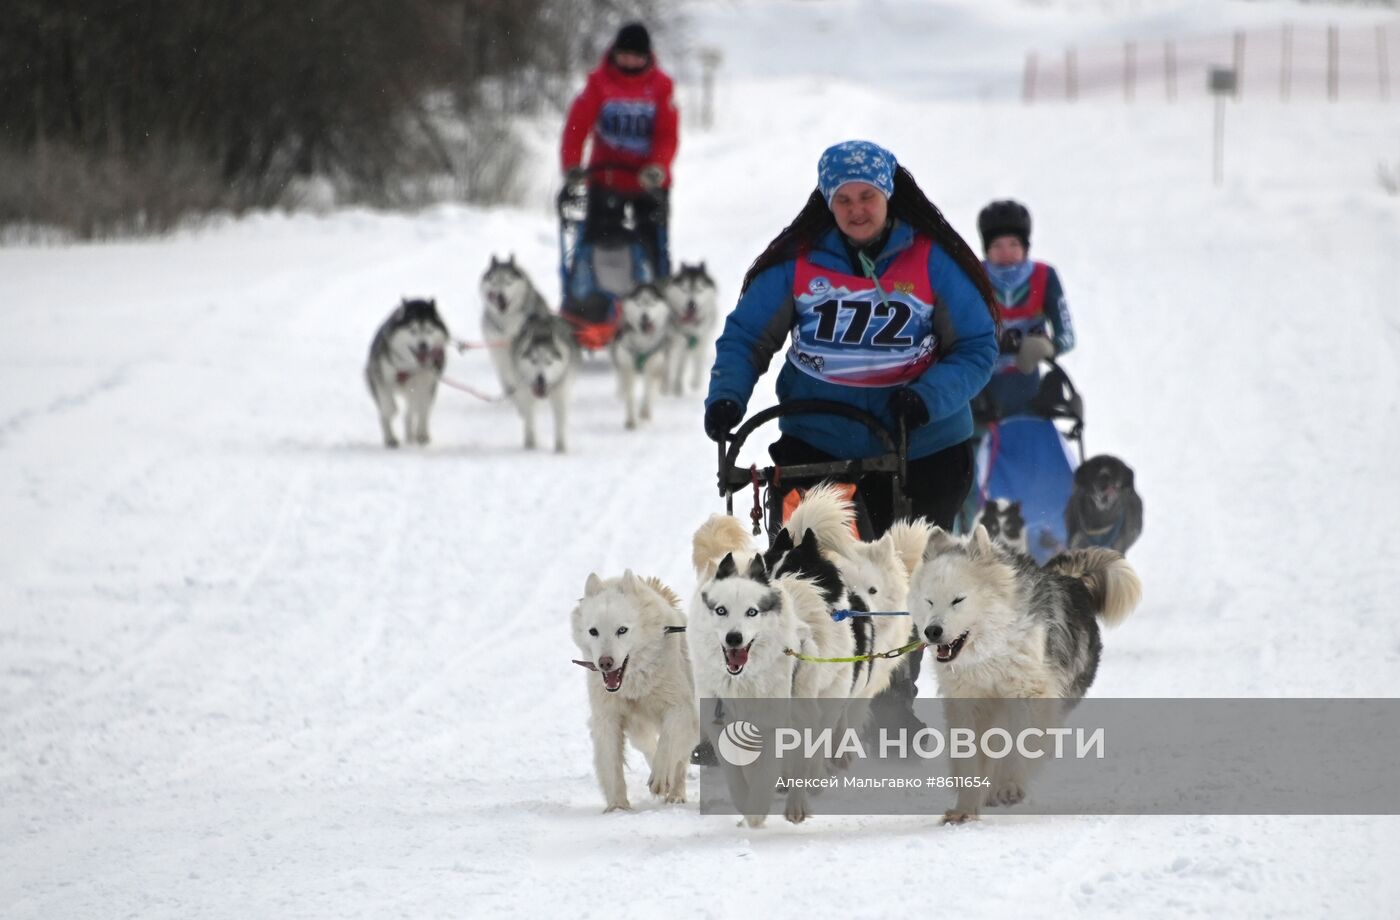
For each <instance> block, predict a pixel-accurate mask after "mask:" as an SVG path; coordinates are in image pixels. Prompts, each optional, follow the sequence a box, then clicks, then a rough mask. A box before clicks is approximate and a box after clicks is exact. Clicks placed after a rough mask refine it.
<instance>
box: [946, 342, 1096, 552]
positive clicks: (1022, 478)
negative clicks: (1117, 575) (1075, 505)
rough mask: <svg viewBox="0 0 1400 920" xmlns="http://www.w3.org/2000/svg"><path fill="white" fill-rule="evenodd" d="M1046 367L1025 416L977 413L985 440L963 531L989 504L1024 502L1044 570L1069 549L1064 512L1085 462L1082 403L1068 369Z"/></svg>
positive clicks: (1031, 544)
mask: <svg viewBox="0 0 1400 920" xmlns="http://www.w3.org/2000/svg"><path fill="white" fill-rule="evenodd" d="M1048 363H1049V364H1050V366H1051V370H1050V373H1048V374H1046V375H1045V377H1044V379H1042V380H1041V382H1040V391H1039V393H1038V394H1037V395H1036V398H1035V399H1034V400H1033V401H1032V402H1031V405H1030V406H1029V408H1028V409H1027V411H1025V412H1021V413H1017V414H1014V415H1007V416H1000V415H997V414H996V413H995V412H994V411H991V412H989V411H988V410H987V408H986V407H985V406H984V407H981V408H980V409H979V412H978V414H977V418H976V421H977V423H978V427H979V429H981V430H982V440H981V444H980V446H979V447H978V449H977V460H976V479H975V481H974V485H973V500H970V502H969V505H968V506H967V507H966V508H965V509H964V513H963V524H964V526H963V527H962V528H961V529H962V530H964V531H966V530H968V529H970V528H971V522H972V521H973V520H974V519H975V517H976V515H977V513H978V512H979V511H981V509H982V506H983V505H985V504H986V503H987V502H989V501H995V500H998V499H1007V500H1009V501H1015V502H1020V503H1021V516H1022V517H1023V518H1024V519H1025V521H1026V543H1027V548H1028V550H1029V551H1030V554H1031V556H1032V557H1033V558H1034V559H1035V561H1036V562H1037V563H1038V564H1040V565H1044V564H1045V563H1046V562H1048V561H1049V560H1050V559H1051V558H1052V557H1053V556H1055V555H1056V554H1057V553H1059V552H1062V551H1063V550H1064V549H1065V544H1066V539H1067V538H1066V534H1065V507H1066V506H1067V505H1068V504H1069V499H1070V495H1071V493H1072V492H1073V491H1074V471H1075V469H1076V468H1077V467H1078V466H1079V464H1080V463H1083V462H1084V403H1083V400H1082V399H1081V397H1080V395H1079V392H1078V390H1076V389H1075V387H1074V384H1073V383H1072V382H1071V381H1070V379H1069V375H1068V374H1066V373H1065V371H1064V369H1063V368H1061V367H1060V366H1059V365H1058V364H1056V363H1055V362H1054V361H1050V362H1048ZM1071 445H1073V447H1071ZM1076 454H1077V456H1076Z"/></svg>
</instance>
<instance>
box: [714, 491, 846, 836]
mask: <svg viewBox="0 0 1400 920" xmlns="http://www.w3.org/2000/svg"><path fill="white" fill-rule="evenodd" d="M692 561H693V562H694V564H695V569H696V573H697V574H698V575H699V588H698V590H697V591H696V592H695V599H694V601H693V602H692V604H691V608H690V618H689V627H688V632H687V634H686V638H687V641H688V643H689V645H690V663H691V670H692V672H693V673H694V675H695V694H696V697H697V699H707V698H708V699H722V700H725V701H726V703H725V706H724V719H725V720H726V721H733V720H736V719H742V718H743V716H744V707H743V704H742V701H743V700H746V699H766V700H773V699H778V700H789V699H797V700H817V699H840V698H844V697H846V696H847V695H848V694H849V693H850V688H851V675H852V664H851V663H850V662H836V663H826V662H807V661H801V660H799V659H798V658H796V657H794V655H793V654H790V653H796V654H800V655H804V656H809V657H813V658H844V657H850V656H853V655H854V654H855V642H854V639H853V637H852V633H851V629H850V627H849V626H848V625H847V624H846V623H838V622H836V621H834V620H832V618H831V609H832V608H831V605H830V603H829V602H828V600H827V598H826V597H825V595H824V594H823V592H822V589H821V587H820V586H818V585H817V584H816V583H814V582H813V581H812V580H810V579H809V578H806V577H803V576H801V575H796V574H789V575H781V574H780V575H777V576H774V575H772V574H771V573H770V572H769V569H768V566H767V564H766V563H765V562H764V560H763V555H762V554H761V553H759V552H758V551H757V550H756V548H755V547H754V546H753V544H752V541H751V539H750V537H749V533H748V531H747V530H746V529H745V528H744V526H743V525H742V524H741V523H739V521H738V520H737V519H736V518H733V517H728V516H726V515H718V514H717V515H713V516H712V517H711V518H710V519H709V520H708V521H706V522H705V523H704V524H703V525H701V527H700V529H699V530H698V531H696V533H695V538H694V541H693V544H692ZM833 711H834V710H833ZM714 727H715V726H713V725H711V724H710V720H709V719H708V714H707V719H706V720H705V722H704V724H702V728H704V729H705V730H706V732H707V733H711V729H712V728H714ZM719 727H721V728H722V727H723V726H722V725H721V726H719ZM721 753H723V751H722V750H721ZM809 766H810V764H800V765H799V766H798V769H807V768H809ZM765 770H767V771H770V772H764V771H765ZM726 778H727V779H728V781H729V784H730V791H731V793H732V794H733V796H734V801H735V803H736V804H737V805H738V806H739V808H740V810H741V811H743V813H744V814H745V816H746V817H745V820H746V821H747V822H748V824H749V826H750V827H761V826H762V825H763V822H764V819H765V817H766V816H767V811H768V803H769V801H770V800H771V798H772V794H773V784H774V781H775V780H776V778H777V765H776V764H774V763H772V761H771V759H769V758H765V759H764V760H763V761H760V763H759V764H758V765H757V766H755V767H753V768H738V767H734V766H733V765H728V768H727V769H726ZM784 813H785V815H786V817H787V819H788V820H789V821H792V822H793V823H799V822H801V821H804V820H806V819H807V818H808V817H809V816H810V812H809V811H808V809H807V797H806V792H805V791H804V790H802V789H801V788H794V789H792V790H790V791H789V793H788V796H787V807H786V810H785V812H784Z"/></svg>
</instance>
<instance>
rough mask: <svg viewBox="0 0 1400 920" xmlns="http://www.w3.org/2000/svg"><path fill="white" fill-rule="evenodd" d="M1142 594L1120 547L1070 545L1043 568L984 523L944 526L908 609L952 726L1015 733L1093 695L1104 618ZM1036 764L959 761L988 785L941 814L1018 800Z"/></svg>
mask: <svg viewBox="0 0 1400 920" xmlns="http://www.w3.org/2000/svg"><path fill="white" fill-rule="evenodd" d="M1141 596H1142V585H1141V584H1140V583H1139V581H1138V577H1137V574H1136V573H1135V572H1134V571H1133V568H1132V566H1130V565H1129V564H1128V562H1127V560H1126V559H1124V558H1123V556H1122V555H1121V554H1120V553H1117V552H1114V551H1113V550H1104V549H1082V550H1071V551H1070V552H1067V553H1063V554H1061V555H1059V556H1056V557H1055V558H1054V559H1051V560H1050V561H1049V562H1048V563H1046V564H1045V567H1044V568H1043V569H1042V568H1037V567H1036V564H1035V561H1034V560H1033V559H1031V558H1030V557H1029V556H1024V555H1021V554H1018V553H1013V552H1011V551H1010V550H1008V549H1007V548H1006V547H1005V546H1000V545H997V544H996V543H993V542H992V539H991V538H990V537H989V536H988V535H987V530H986V528H985V527H981V526H978V527H977V528H975V529H974V530H973V532H972V535H971V536H969V537H966V538H962V539H959V538H957V537H953V536H950V535H948V534H947V533H945V532H943V531H942V530H939V529H937V528H935V529H934V530H933V532H932V534H931V535H930V537H929V540H928V545H927V547H926V549H925V551H924V555H923V560H922V562H921V563H920V564H919V567H918V568H917V569H916V570H915V572H914V575H913V578H912V579H911V581H910V589H909V612H910V614H911V615H912V616H913V619H914V624H915V627H916V629H917V630H918V632H919V634H920V635H921V636H922V637H923V638H924V639H925V641H927V642H928V643H929V650H930V652H931V653H932V658H933V663H934V672H935V674H936V675H937V678H938V690H939V694H940V695H941V696H943V697H945V698H947V702H946V704H945V708H946V710H947V714H948V723H949V725H950V727H966V728H972V729H974V730H975V731H976V732H977V734H978V735H979V736H981V735H982V734H983V733H984V732H985V731H986V730H988V729H990V728H994V727H999V728H1003V729H1006V730H1007V731H1009V732H1010V733H1011V734H1012V736H1013V737H1016V736H1017V734H1018V729H1019V728H1023V727H1030V728H1040V729H1041V730H1044V729H1047V728H1053V727H1055V723H1057V722H1058V719H1059V717H1060V716H1061V715H1062V714H1063V712H1065V711H1066V710H1067V708H1068V707H1070V706H1073V705H1074V703H1075V702H1077V701H1078V700H1079V699H1081V698H1082V697H1083V696H1084V694H1085V692H1086V691H1087V690H1088V689H1089V686H1090V684H1092V683H1093V680H1094V674H1095V672H1096V671H1097V670H1098V666H1099V655H1100V652H1101V650H1102V643H1101V641H1100V639H1099V625H1098V622H1097V620H1096V617H1101V618H1102V619H1103V620H1104V622H1105V623H1107V624H1108V625H1110V626H1112V625H1117V624H1118V623H1120V622H1122V620H1123V619H1124V618H1125V617H1127V615H1128V614H1129V613H1131V612H1132V610H1133V608H1134V607H1136V606H1137V604H1138V600H1139V599H1140V598H1141ZM1028 700H1029V701H1035V700H1039V701H1042V702H1041V703H1040V704H1038V705H1029V704H1024V703H1023V702H1022V701H1028ZM1012 701H1015V702H1014V703H1013V702H1012ZM1027 720H1030V721H1031V724H1030V725H1024V724H1022V723H1024V722H1025V721H1027ZM1037 723H1039V724H1037ZM979 751H980V747H979ZM1034 762H1035V761H1034V760H1028V759H1026V758H1024V757H1021V756H1020V754H1019V752H1013V753H1012V754H1011V755H1010V756H1007V757H1004V758H1001V759H991V758H986V757H983V756H981V755H980V754H979V757H977V758H961V759H955V760H954V761H953V765H954V769H955V772H956V773H957V775H959V776H962V777H978V776H989V777H990V778H991V785H990V787H989V788H981V787H978V786H975V785H968V786H964V787H962V788H960V789H959V792H958V798H957V803H956V805H955V807H954V809H953V810H951V811H949V812H948V814H947V815H946V816H945V819H944V820H945V821H949V822H960V821H965V820H967V819H969V818H975V817H976V816H977V814H978V811H979V810H980V807H981V806H982V805H983V804H986V805H1014V804H1015V803H1017V802H1019V801H1021V799H1022V798H1023V797H1024V795H1025V790H1026V785H1027V782H1028V780H1029V777H1030V766H1031V765H1032V764H1033V763H1034Z"/></svg>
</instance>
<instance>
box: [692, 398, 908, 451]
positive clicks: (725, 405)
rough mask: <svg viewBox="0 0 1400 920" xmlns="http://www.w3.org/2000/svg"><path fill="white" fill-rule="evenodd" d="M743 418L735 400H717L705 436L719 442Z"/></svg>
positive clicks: (709, 410) (708, 409)
mask: <svg viewBox="0 0 1400 920" xmlns="http://www.w3.org/2000/svg"><path fill="white" fill-rule="evenodd" d="M925 414H927V413H925ZM743 417H744V410H743V409H740V408H739V404H738V403H736V402H735V401H734V400H732V399H717V400H715V401H714V402H712V403H710V404H709V405H708V406H706V407H705V434H707V435H709V437H710V440H711V441H718V440H720V439H721V438H723V437H724V436H725V435H727V434H729V432H731V431H733V430H734V426H735V425H737V424H739V419H741V418H743Z"/></svg>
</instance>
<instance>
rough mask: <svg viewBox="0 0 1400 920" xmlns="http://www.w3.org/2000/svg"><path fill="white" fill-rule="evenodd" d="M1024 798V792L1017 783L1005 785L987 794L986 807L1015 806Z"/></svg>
mask: <svg viewBox="0 0 1400 920" xmlns="http://www.w3.org/2000/svg"><path fill="white" fill-rule="evenodd" d="M1025 797H1026V790H1025V789H1023V788H1021V785H1020V784H1019V783H1007V784H1006V785H1005V786H1002V787H1001V788H1000V789H993V790H992V791H991V792H989V793H987V805H988V806H989V807H992V808H995V807H996V806H998V805H1016V804H1019V803H1020V802H1021V801H1022V800H1023V799H1024V798H1025Z"/></svg>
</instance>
